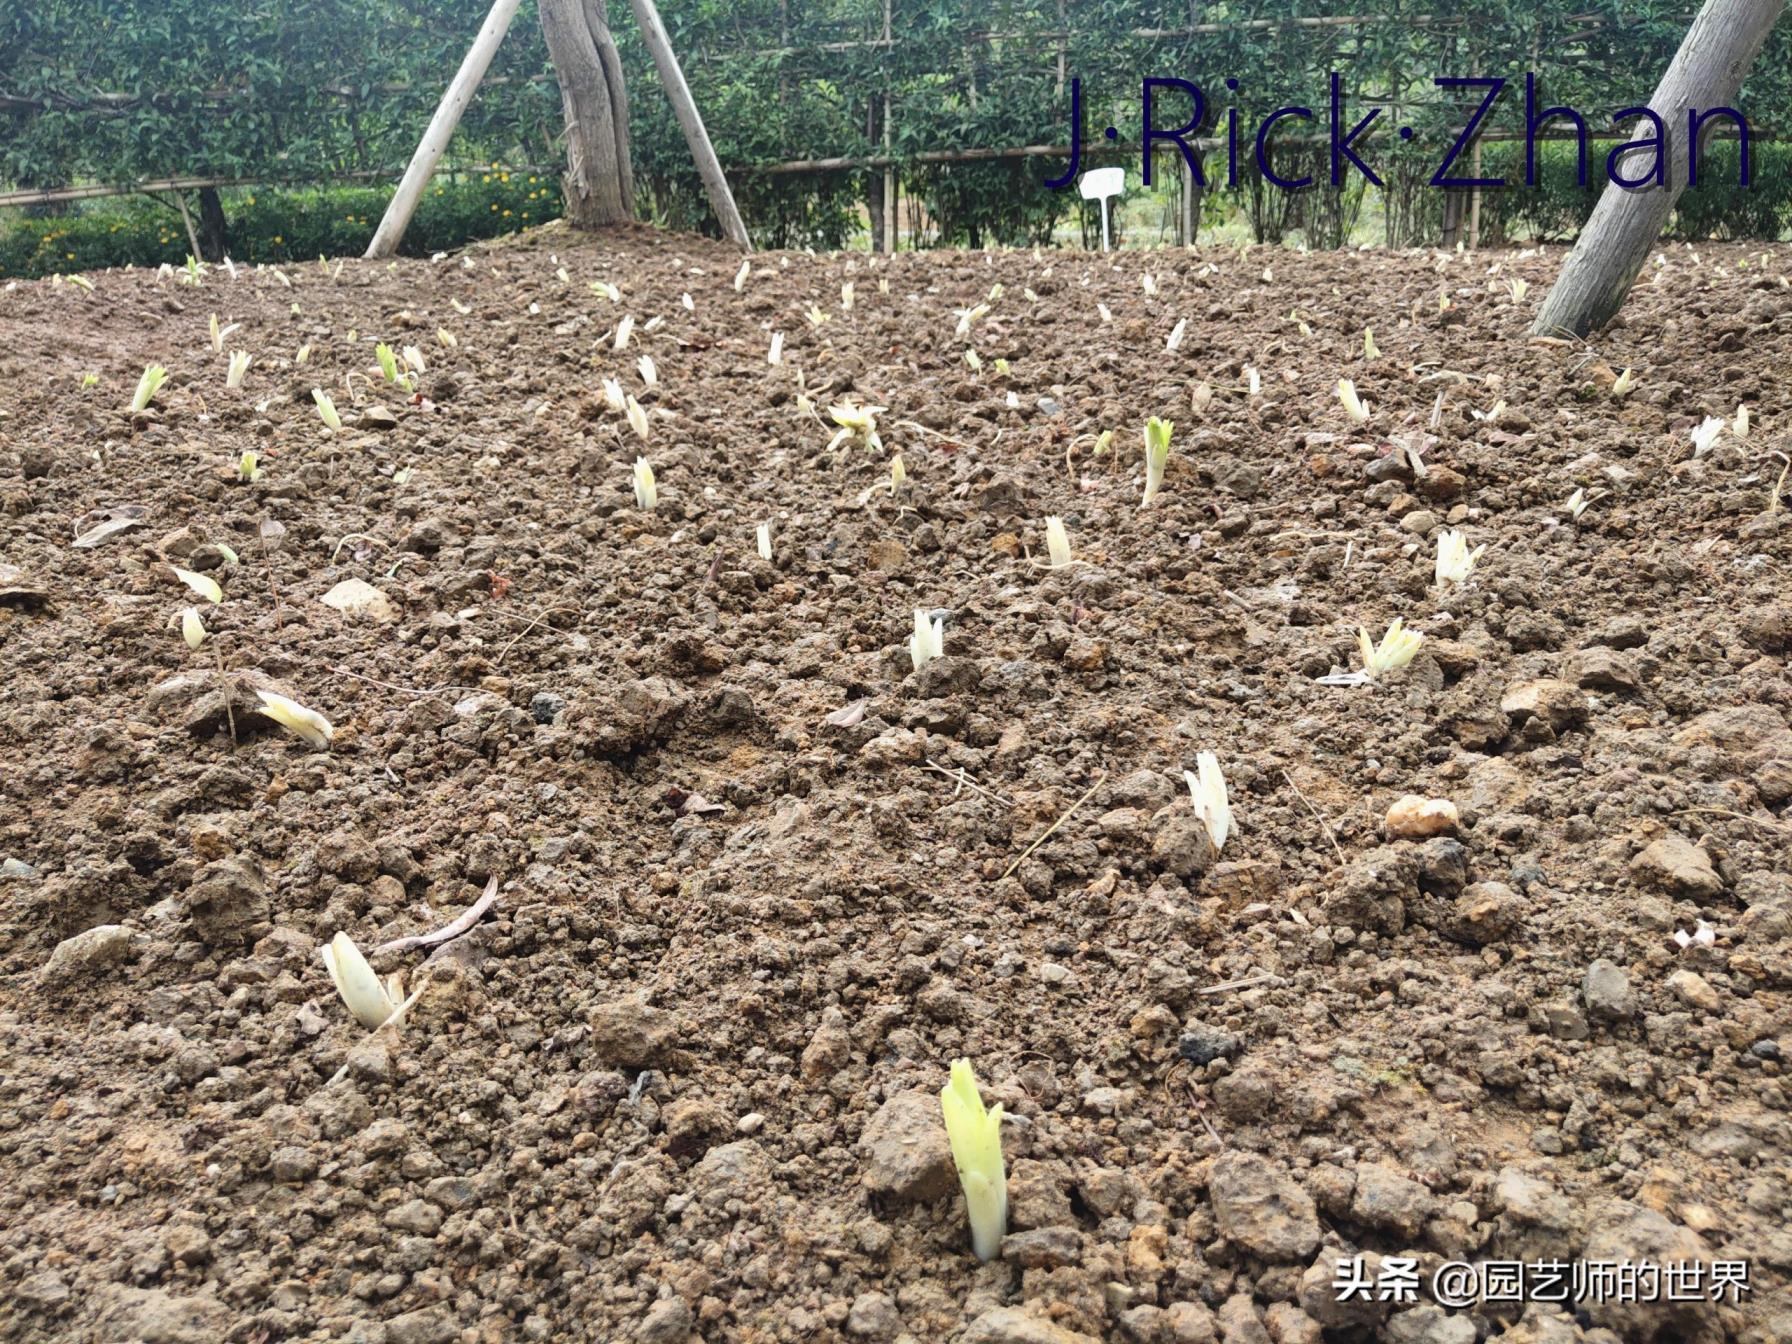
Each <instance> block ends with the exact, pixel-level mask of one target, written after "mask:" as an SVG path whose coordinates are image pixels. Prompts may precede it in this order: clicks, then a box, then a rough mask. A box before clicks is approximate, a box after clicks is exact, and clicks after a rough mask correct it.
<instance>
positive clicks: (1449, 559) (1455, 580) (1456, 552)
mask: <svg viewBox="0 0 1792 1344" xmlns="http://www.w3.org/2000/svg"><path fill="white" fill-rule="evenodd" d="M1486 549H1487V547H1486V546H1484V545H1483V546H1477V547H1475V549H1474V550H1472V551H1471V550H1469V548H1468V538H1467V537H1466V536H1464V535H1463V533H1462V532H1461V531H1460V530H1459V529H1456V528H1446V529H1445V530H1444V531H1442V532H1440V533H1438V534H1437V569H1436V578H1437V586H1438V587H1439V588H1445V587H1448V586H1450V585H1452V584H1461V583H1467V582H1468V579H1469V575H1470V574H1471V573H1473V571H1474V568H1475V561H1477V560H1479V559H1480V558H1481V553H1482V552H1483V551H1485V550H1486Z"/></svg>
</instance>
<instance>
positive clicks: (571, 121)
mask: <svg viewBox="0 0 1792 1344" xmlns="http://www.w3.org/2000/svg"><path fill="white" fill-rule="evenodd" d="M540 8H541V30H542V32H543V34H544V35H546V37H547V41H548V57H549V59H551V60H552V61H553V63H554V76H555V78H556V79H558V80H559V82H560V102H561V105H562V106H563V107H564V108H565V110H566V177H565V179H564V181H565V187H566V218H567V220H568V221H569V222H570V223H571V224H572V226H573V227H574V228H575V229H596V228H602V227H603V226H604V225H606V224H621V223H624V222H625V221H627V220H631V219H633V218H634V217H635V175H634V171H633V169H632V168H631V166H630V164H629V153H628V94H627V93H626V91H625V90H624V89H623V87H622V60H621V58H620V57H619V56H618V55H617V53H616V39H615V38H613V37H611V36H610V25H609V21H608V16H607V14H606V12H605V10H606V4H605V0H540Z"/></svg>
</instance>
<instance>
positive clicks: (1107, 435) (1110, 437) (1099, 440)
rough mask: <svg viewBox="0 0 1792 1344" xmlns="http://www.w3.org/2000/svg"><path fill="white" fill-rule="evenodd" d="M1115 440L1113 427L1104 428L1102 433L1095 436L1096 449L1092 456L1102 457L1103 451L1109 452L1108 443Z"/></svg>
mask: <svg viewBox="0 0 1792 1344" xmlns="http://www.w3.org/2000/svg"><path fill="white" fill-rule="evenodd" d="M1113 441H1114V431H1113V430H1111V429H1104V430H1102V431H1101V433H1099V434H1097V435H1096V436H1095V448H1094V451H1093V452H1091V453H1090V456H1091V457H1100V456H1101V455H1102V454H1103V453H1105V452H1107V450H1108V445H1109V444H1111V443H1112V442H1113Z"/></svg>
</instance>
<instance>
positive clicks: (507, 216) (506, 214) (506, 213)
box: [504, 210, 510, 219]
mask: <svg viewBox="0 0 1792 1344" xmlns="http://www.w3.org/2000/svg"><path fill="white" fill-rule="evenodd" d="M504 218H505V219H509V218H510V211H508V210H506V211H505V212H504Z"/></svg>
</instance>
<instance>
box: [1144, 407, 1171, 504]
mask: <svg viewBox="0 0 1792 1344" xmlns="http://www.w3.org/2000/svg"><path fill="white" fill-rule="evenodd" d="M1175 429H1176V424H1175V422H1174V421H1171V420H1159V419H1158V418H1157V417H1156V416H1155V415H1154V416H1152V417H1151V418H1150V419H1149V420H1147V421H1146V422H1145V497H1144V499H1142V500H1140V501H1139V507H1140V508H1143V507H1145V506H1146V505H1147V504H1149V503H1151V501H1152V500H1154V499H1156V498H1157V492H1158V491H1159V490H1161V489H1163V485H1164V468H1165V467H1166V466H1168V465H1169V461H1170V435H1171V434H1172V433H1174V432H1175Z"/></svg>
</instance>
